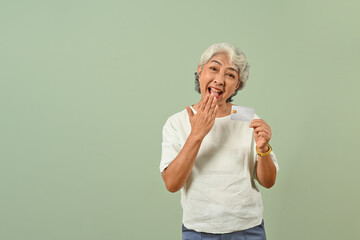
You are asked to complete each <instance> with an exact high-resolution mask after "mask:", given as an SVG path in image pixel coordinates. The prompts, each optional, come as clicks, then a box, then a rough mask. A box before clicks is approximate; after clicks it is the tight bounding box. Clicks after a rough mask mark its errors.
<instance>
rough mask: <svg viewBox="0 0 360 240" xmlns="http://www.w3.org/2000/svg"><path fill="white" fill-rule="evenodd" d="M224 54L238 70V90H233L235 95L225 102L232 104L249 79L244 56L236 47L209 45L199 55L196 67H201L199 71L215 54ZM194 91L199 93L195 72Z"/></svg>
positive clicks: (218, 44)
mask: <svg viewBox="0 0 360 240" xmlns="http://www.w3.org/2000/svg"><path fill="white" fill-rule="evenodd" d="M220 52H225V53H227V54H228V55H229V58H230V62H231V63H232V64H235V65H236V66H237V68H238V70H239V78H240V79H239V81H240V86H239V88H238V89H236V90H235V93H234V94H233V95H232V96H231V97H229V98H228V99H227V100H226V101H227V102H232V101H233V99H232V98H233V97H234V96H235V95H236V94H237V93H238V91H239V90H240V89H243V88H244V86H245V83H246V80H247V79H248V78H249V68H250V66H249V64H248V62H247V60H246V56H245V54H244V53H243V52H242V51H240V50H239V49H238V48H237V47H235V46H233V45H231V44H229V43H215V44H213V45H211V46H210V47H209V48H208V49H206V50H205V52H204V53H203V54H202V55H201V58H200V61H199V63H198V65H199V66H200V67H201V69H202V68H203V67H204V65H205V64H206V63H207V62H209V61H210V59H211V58H212V57H213V56H214V55H215V54H217V53H220ZM195 90H196V91H197V92H198V93H201V92H200V83H199V74H198V72H195Z"/></svg>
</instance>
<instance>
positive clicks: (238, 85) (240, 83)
mask: <svg viewBox="0 0 360 240" xmlns="http://www.w3.org/2000/svg"><path fill="white" fill-rule="evenodd" d="M242 85H243V82H242V81H240V80H239V81H238V83H237V84H236V90H238V89H239V88H241V87H242Z"/></svg>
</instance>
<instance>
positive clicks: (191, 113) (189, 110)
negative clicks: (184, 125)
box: [185, 106, 194, 117]
mask: <svg viewBox="0 0 360 240" xmlns="http://www.w3.org/2000/svg"><path fill="white" fill-rule="evenodd" d="M185 108H186V110H187V112H188V114H189V117H193V116H194V113H193V111H192V110H191V108H189V107H188V106H186V107H185Z"/></svg>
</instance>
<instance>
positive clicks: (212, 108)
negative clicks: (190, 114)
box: [210, 97, 217, 114]
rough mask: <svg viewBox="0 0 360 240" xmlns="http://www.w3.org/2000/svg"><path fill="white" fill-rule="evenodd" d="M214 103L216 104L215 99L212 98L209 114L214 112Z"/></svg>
mask: <svg viewBox="0 0 360 240" xmlns="http://www.w3.org/2000/svg"><path fill="white" fill-rule="evenodd" d="M216 103H217V98H216V97H214V98H213V100H212V102H211V106H210V112H211V114H213V113H214V110H215V107H216Z"/></svg>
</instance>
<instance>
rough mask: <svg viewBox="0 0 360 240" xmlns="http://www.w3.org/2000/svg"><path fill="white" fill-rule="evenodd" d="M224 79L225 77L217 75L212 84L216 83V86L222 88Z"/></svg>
mask: <svg viewBox="0 0 360 240" xmlns="http://www.w3.org/2000/svg"><path fill="white" fill-rule="evenodd" d="M224 78H225V77H224V76H222V74H217V75H216V77H215V79H214V83H217V84H219V85H221V86H222V85H224V82H225V80H224Z"/></svg>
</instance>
